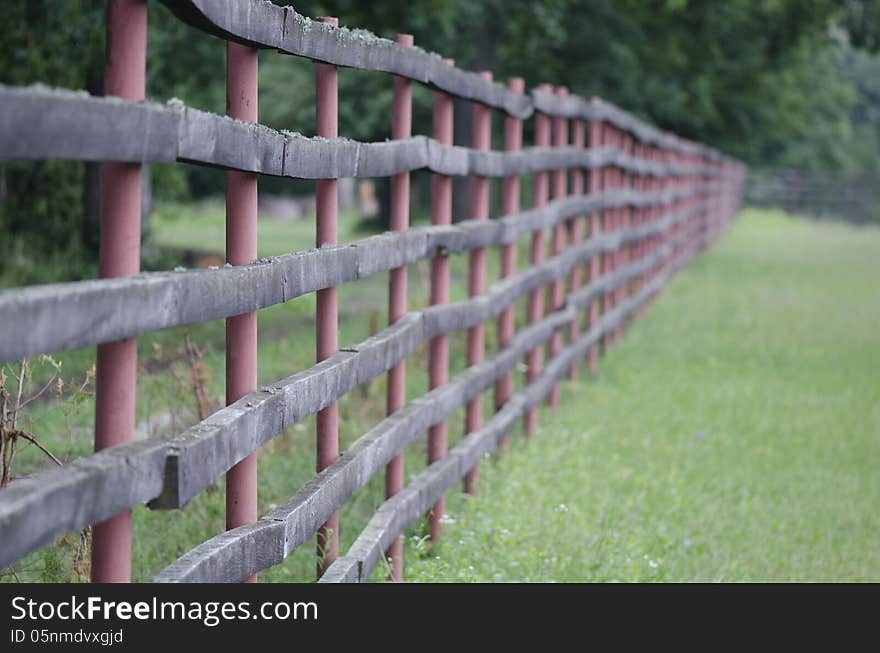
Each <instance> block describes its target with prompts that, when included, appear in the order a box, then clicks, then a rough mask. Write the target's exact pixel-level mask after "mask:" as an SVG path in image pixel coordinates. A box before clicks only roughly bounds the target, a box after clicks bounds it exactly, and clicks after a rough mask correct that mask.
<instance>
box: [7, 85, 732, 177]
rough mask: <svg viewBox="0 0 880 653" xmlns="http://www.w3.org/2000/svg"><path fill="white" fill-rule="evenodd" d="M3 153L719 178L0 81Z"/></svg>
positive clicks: (548, 151)
mask: <svg viewBox="0 0 880 653" xmlns="http://www.w3.org/2000/svg"><path fill="white" fill-rule="evenodd" d="M0 158H8V159H73V160H80V161H102V160H112V161H130V162H138V163H165V162H171V161H184V162H188V163H196V164H201V165H209V166H215V167H221V168H227V169H233V170H243V171H247V172H256V173H260V174H265V175H273V176H281V177H293V178H296V179H337V178H343V177H387V176H390V175H394V174H397V173H399V172H404V171H411V170H418V169H421V168H425V169H428V170H431V171H433V172H437V173H441V174H447V175H459V176H460V175H468V174H477V175H481V176H486V177H507V176H510V175H525V174H531V173H534V172H539V171H543V170H553V169H558V168H572V167H581V168H586V169H593V168H597V167H602V166H615V167H617V168H620V169H622V170H626V171H627V172H630V173H632V174H639V175H650V176H653V177H658V178H665V177H684V176H693V175H701V176H704V177H718V176H719V175H720V171H719V170H718V169H717V168H716V167H713V166H710V165H696V164H689V165H684V164H679V163H674V162H668V163H662V162H657V161H651V160H648V159H644V158H640V157H635V156H631V155H629V154H627V153H625V152H622V151H620V150H617V149H612V148H601V149H585V148H576V147H564V148H549V147H527V148H524V149H522V150H520V151H517V152H495V151H482V150H474V149H470V148H466V147H459V146H449V145H442V144H440V143H438V142H437V141H435V140H433V139H430V138H427V137H425V136H413V137H411V138H405V139H400V140H394V141H385V142H379V143H362V142H358V141H352V140H349V139H346V138H319V137H307V136H303V135H302V134H297V133H292V132H286V131H278V130H275V129H270V128H269V127H266V126H264V125H260V124H257V123H250V122H242V121H240V120H235V119H234V118H229V117H228V116H221V115H217V114H214V113H210V112H207V111H201V110H199V109H194V108H191V107H186V106H184V105H183V104H181V103H180V102H178V101H172V102H169V103H168V104H166V105H161V104H156V103H153V102H137V103H130V102H123V101H122V100H119V99H117V98H112V97H106V98H105V97H92V96H89V95H88V94H85V93H80V92H72V91H64V90H57V89H49V88H46V87H44V86H30V87H14V86H4V85H0Z"/></svg>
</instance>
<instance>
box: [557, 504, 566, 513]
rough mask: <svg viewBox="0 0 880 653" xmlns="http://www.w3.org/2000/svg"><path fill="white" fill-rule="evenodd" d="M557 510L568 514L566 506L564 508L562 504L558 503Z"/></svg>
mask: <svg viewBox="0 0 880 653" xmlns="http://www.w3.org/2000/svg"><path fill="white" fill-rule="evenodd" d="M558 510H559V512H568V506H566V505H565V504H564V503H560V504H559V508H558Z"/></svg>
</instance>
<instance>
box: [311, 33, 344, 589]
mask: <svg viewBox="0 0 880 653" xmlns="http://www.w3.org/2000/svg"><path fill="white" fill-rule="evenodd" d="M321 21H322V22H324V23H328V24H330V25H333V26H334V27H338V26H339V21H338V20H337V19H336V18H331V17H324V18H322V19H321ZM315 84H316V94H315V118H316V121H317V132H318V136H323V137H325V138H336V137H337V136H338V135H339V71H338V70H337V69H336V66H334V65H332V64H324V63H316V64H315ZM316 186H317V189H316V190H317V195H316V198H315V223H316V225H315V227H316V228H315V232H316V233H315V235H316V238H315V244H316V245H317V246H318V247H320V246H321V245H334V244H336V242H337V240H338V237H339V230H338V224H337V221H338V217H339V216H338V203H339V198H338V195H337V182H336V180H335V179H319V180H318V182H317V184H316ZM337 301H338V300H337V288H336V287H335V286H334V287H332V288H325V289H324V290H319V291H318V293H317V311H316V313H317V315H316V320H315V322H316V324H315V326H316V331H317V333H316V339H317V361H318V362H319V363H320V362H321V361H322V360H324V359H326V358H329V357H330V356H332V355H333V354H335V353H336V352H337V351H338V349H339V314H338V303H337ZM338 456H339V404H338V403H336V402H334V403H332V404H330V405H329V406H327V407H326V408H324V409H323V410H321V411H320V412H319V413H318V417H317V465H316V468H317V471H319V472H320V471H321V470H323V469H324V468H325V467H328V466H330V465H332V464H333V462H334V461H335V460H336V458H337V457H338ZM317 548H318V576H320V575H321V574H323V573H324V570H325V569H326V568H327V567H328V566H330V565H331V564H332V563H333V561H334V560H336V557H337V556H338V554H339V513H337V512H335V513H333V514H332V515H331V516H330V517H329V518H328V519H327V521H326V522H325V523H324V525H323V526H321V528H320V529H319V530H318V546H317Z"/></svg>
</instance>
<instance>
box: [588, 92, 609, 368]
mask: <svg viewBox="0 0 880 653" xmlns="http://www.w3.org/2000/svg"><path fill="white" fill-rule="evenodd" d="M590 103H591V105H592V107H593V109H594V110H595V109H598V106H599V100H598V98H595V97H594V98H592V100H591V102H590ZM602 132H603V128H602V121H601V120H595V119H593V120H590V143H589V146H590V150H591V151H593V152H598V151H599V148H601V147H602ZM604 174H605V173H604V167H600V166H597V167H594V168H592V169H590V195H598V194H599V193H601V192H602V180H603V177H604ZM603 215H604V211H595V212H593V213H592V214H591V215H590V216H589V218H588V219H589V221H590V224H589V237H590V238H596V237H597V236H599V234H600V233H601V231H602V216H603ZM601 274H602V255H601V254H596V255H595V256H593V258H591V259H590V265H589V267H588V268H587V281H588V282H590V283H592V282H594V281H596V280H597V279H598V278H599V276H600V275H601ZM599 307H600V303H599V299H598V298H597V299H594V300H593V301H592V302H590V305H589V307H588V308H587V328H588V329H590V328H592V327H593V326H594V325H595V324H596V322H597V321H598V319H599ZM598 366H599V345H598V344H592V345H590V348H589V349H588V350H587V369H588V370H589V372H590V374H596V371H597V370H598Z"/></svg>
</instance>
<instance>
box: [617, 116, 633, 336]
mask: <svg viewBox="0 0 880 653" xmlns="http://www.w3.org/2000/svg"><path fill="white" fill-rule="evenodd" d="M620 146H621V149H622V150H623V151H624V153H625V154H632V138H630V136H629V135H627V134H623V133H621V134H620ZM620 185H621V188H623V189H625V190H629V189H631V188H632V176H631V175H630V174H629V173H628V172H627V171H626V170H625V169H621V171H620ZM633 211H634V209H633V208H632V207H629V206H626V207H623V208H621V209H620V223H619V225H618V228H619V229H626V228H628V227H629V226H630V225H631V224H632V222H633V220H632V212H633ZM630 249H631V248H630V246H629V245H621V246H620V248H619V249H618V252H617V261H618V263H617V265H618V267H621V266H625V265H626V264H627V263H629V261H630ZM629 287H630V283H629V282H625V283H622V284H620V286H619V287H618V290H617V302H616V303H621V302H623V301H624V300H625V299H626V297H627V295H628V294H629ZM622 335H623V322H619V323H618V325H617V327H616V328H615V330H614V339H615V341H619V340H620V338H621V336H622Z"/></svg>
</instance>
